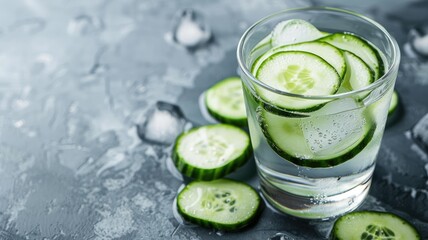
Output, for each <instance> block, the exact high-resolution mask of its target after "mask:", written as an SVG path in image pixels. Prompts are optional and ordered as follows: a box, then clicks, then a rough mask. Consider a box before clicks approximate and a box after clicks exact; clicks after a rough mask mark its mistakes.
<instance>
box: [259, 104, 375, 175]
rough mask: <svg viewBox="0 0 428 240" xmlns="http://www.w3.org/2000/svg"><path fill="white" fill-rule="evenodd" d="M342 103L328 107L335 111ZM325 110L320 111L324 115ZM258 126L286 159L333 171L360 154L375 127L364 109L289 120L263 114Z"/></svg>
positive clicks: (267, 113)
mask: <svg viewBox="0 0 428 240" xmlns="http://www.w3.org/2000/svg"><path fill="white" fill-rule="evenodd" d="M330 104H331V105H333V104H334V105H335V106H336V107H337V106H338V105H340V104H342V103H335V102H332V103H329V104H327V105H326V106H325V107H324V108H326V109H327V108H329V109H334V108H335V106H329V105H330ZM324 108H322V109H321V110H320V111H322V110H323V109H324ZM259 123H260V124H261V128H262V129H263V133H264V135H265V137H266V139H267V142H268V143H269V145H270V146H271V147H272V149H273V150H274V151H275V152H276V153H277V154H278V155H280V156H281V157H283V158H284V159H286V160H288V161H290V162H292V163H294V164H296V165H299V166H305V167H313V168H321V167H332V166H336V165H338V164H341V163H344V162H346V161H348V160H349V159H352V158H353V157H354V156H356V155H357V154H359V153H360V152H361V151H362V150H363V149H364V148H365V147H366V146H367V144H368V143H369V142H370V141H371V139H372V137H373V134H374V132H375V130H376V126H375V124H374V123H372V122H371V121H370V120H369V118H368V117H365V116H364V114H363V110H362V109H356V110H352V111H347V112H342V113H340V112H339V113H336V114H332V115H325V114H320V115H318V116H313V117H310V118H289V117H284V116H279V115H276V114H273V113H271V112H268V111H264V110H263V111H261V113H260V119H259Z"/></svg>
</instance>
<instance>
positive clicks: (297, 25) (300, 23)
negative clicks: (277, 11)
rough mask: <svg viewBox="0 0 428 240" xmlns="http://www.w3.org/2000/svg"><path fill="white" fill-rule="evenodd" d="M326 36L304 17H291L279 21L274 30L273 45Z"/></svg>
mask: <svg viewBox="0 0 428 240" xmlns="http://www.w3.org/2000/svg"><path fill="white" fill-rule="evenodd" d="M323 36H326V33H323V32H320V31H319V30H318V29H317V28H316V27H315V26H313V25H312V24H310V23H309V22H306V21H305V20H302V19H291V20H287V21H283V22H280V23H278V24H277V25H276V26H275V28H274V29H273V31H272V37H271V38H272V41H271V43H272V46H273V47H278V46H282V45H288V44H294V43H299V42H308V41H312V40H315V39H318V38H321V37H323Z"/></svg>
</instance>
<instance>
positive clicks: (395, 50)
mask: <svg viewBox="0 0 428 240" xmlns="http://www.w3.org/2000/svg"><path fill="white" fill-rule="evenodd" d="M309 10H318V11H325V12H336V13H343V14H348V15H352V16H354V17H357V18H360V19H363V20H365V21H367V22H369V23H370V24H372V25H373V26H374V27H376V28H378V29H379V30H381V32H382V33H383V34H384V35H385V36H386V37H387V40H388V42H389V45H391V46H392V62H391V64H389V67H388V69H387V70H386V71H385V73H384V74H383V75H382V76H381V77H380V78H379V79H377V80H376V81H374V82H373V83H371V84H370V85H367V86H365V87H363V88H361V89H358V90H353V91H349V92H344V93H339V94H331V95H319V96H318V95H304V94H296V93H291V92H286V91H282V90H279V89H275V88H273V87H271V86H269V85H267V84H265V83H263V82H262V81H260V80H258V79H257V78H256V77H255V76H253V74H252V73H251V71H250V70H249V69H248V68H247V66H246V65H245V64H244V56H243V46H244V43H245V42H246V40H247V38H248V35H249V34H250V33H251V31H253V29H254V28H256V27H257V26H259V25H260V24H263V23H265V22H267V21H269V20H270V19H272V18H274V17H277V16H280V15H283V14H286V13H290V12H304V11H309ZM236 55H237V59H238V65H239V67H240V69H241V70H242V72H243V73H244V74H245V75H246V76H247V77H248V78H249V79H250V80H251V81H252V82H254V83H256V84H257V85H259V86H261V87H263V88H265V89H266V90H269V91H271V92H274V93H277V94H280V95H285V96H289V97H295V98H304V99H314V100H322V99H338V98H345V97H348V96H353V95H356V94H359V93H362V92H366V91H370V90H373V89H375V88H377V87H379V86H381V85H382V84H384V83H385V82H388V79H389V76H390V75H391V74H393V70H394V69H396V68H398V64H399V62H400V49H399V47H398V44H397V42H396V40H395V39H394V38H393V37H392V36H391V35H390V34H389V32H388V31H387V30H386V29H385V28H384V27H383V26H382V25H381V24H379V23H378V22H376V21H374V20H372V19H370V18H368V17H366V16H364V15H362V14H359V13H356V12H353V11H349V10H345V9H340V8H333V7H304V8H291V9H286V10H282V11H279V12H276V13H273V14H271V15H268V16H266V17H264V18H262V19H260V20H258V21H257V22H255V23H254V24H253V25H251V26H250V27H249V28H248V29H247V30H246V31H245V32H244V34H243V35H242V37H241V38H240V40H239V43H238V47H237V51H236Z"/></svg>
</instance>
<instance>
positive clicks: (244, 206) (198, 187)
mask: <svg viewBox="0 0 428 240" xmlns="http://www.w3.org/2000/svg"><path fill="white" fill-rule="evenodd" d="M260 202H261V201H260V197H259V195H258V194H257V192H256V191H255V190H254V189H253V188H252V187H250V186H249V185H247V184H245V183H242V182H238V181H233V180H229V179H219V180H214V181H210V182H202V181H194V182H191V183H190V184H189V185H187V186H186V187H185V188H184V189H183V190H182V191H181V192H180V193H179V194H178V196H177V209H178V212H179V213H180V214H181V215H182V216H183V218H184V219H186V220H188V221H190V222H193V223H196V224H198V225H201V226H204V227H209V228H215V229H220V230H236V229H239V228H242V227H244V226H246V225H248V224H249V223H250V222H251V221H252V220H253V219H254V218H255V217H256V216H257V214H258V213H259V209H260Z"/></svg>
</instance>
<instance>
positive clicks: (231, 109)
mask: <svg viewBox="0 0 428 240" xmlns="http://www.w3.org/2000/svg"><path fill="white" fill-rule="evenodd" d="M205 105H206V106H207V109H208V112H209V113H210V114H211V115H212V116H213V117H214V118H215V119H217V120H218V121H220V122H223V123H229V124H233V125H237V126H245V125H247V115H246V113H245V104H244V93H243V90H242V83H241V79H240V78H238V77H230V78H226V79H224V80H222V81H221V82H219V83H217V84H215V85H214V86H212V87H211V88H210V89H208V90H207V92H206V93H205Z"/></svg>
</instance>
